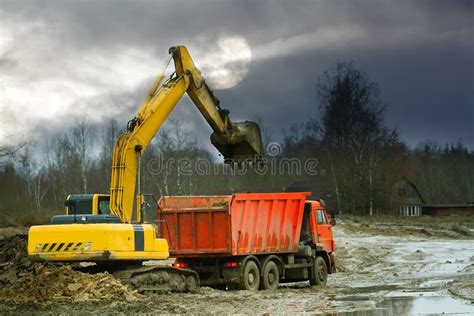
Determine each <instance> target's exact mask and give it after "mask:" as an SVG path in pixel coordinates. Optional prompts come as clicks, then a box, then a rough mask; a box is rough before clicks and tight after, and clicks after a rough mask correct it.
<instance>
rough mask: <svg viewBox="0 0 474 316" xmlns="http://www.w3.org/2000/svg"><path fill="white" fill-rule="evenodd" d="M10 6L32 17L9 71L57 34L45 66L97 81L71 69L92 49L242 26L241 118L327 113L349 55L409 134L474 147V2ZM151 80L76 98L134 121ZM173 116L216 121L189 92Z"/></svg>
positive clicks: (159, 54)
mask: <svg viewBox="0 0 474 316" xmlns="http://www.w3.org/2000/svg"><path fill="white" fill-rule="evenodd" d="M0 10H1V12H2V17H9V18H11V19H14V20H15V21H16V22H18V21H20V22H22V21H23V22H24V24H25V26H23V27H25V30H24V31H23V32H20V33H19V34H20V35H21V36H19V37H18V38H16V39H14V40H13V42H12V43H11V44H10V49H9V50H8V51H6V52H2V56H1V57H0V58H1V59H0V67H2V71H4V70H5V71H8V72H9V73H10V74H12V73H13V74H14V73H15V72H18V73H20V72H21V71H22V70H21V64H22V62H21V59H20V57H18V56H20V55H18V54H17V53H16V52H17V51H18V50H19V49H21V48H24V47H25V46H26V47H28V48H29V49H30V50H31V54H35V49H37V48H41V47H42V45H45V46H46V45H48V42H47V39H48V38H56V39H58V38H59V39H60V42H61V43H62V44H63V47H57V48H55V49H57V51H56V50H54V51H53V49H51V51H50V52H49V51H47V53H44V54H43V56H48V54H50V55H51V57H50V58H52V59H54V64H50V63H41V62H38V63H37V67H38V68H37V69H38V70H37V73H36V76H51V77H52V78H54V76H56V74H57V73H58V72H62V71H68V72H69V73H68V75H70V76H71V77H74V78H76V79H77V80H78V81H80V80H94V73H93V74H92V75H87V74H86V75H84V74H83V72H81V71H79V70H80V69H81V68H79V69H75V70H72V71H71V70H70V69H71V66H70V65H69V66H68V64H69V63H70V61H71V60H74V59H78V60H79V59H80V58H81V56H82V55H86V54H90V53H91V52H93V53H94V52H96V53H97V54H103V53H104V52H114V53H116V54H120V52H121V51H125V50H127V49H130V48H134V49H137V50H138V51H144V52H149V53H150V54H151V55H153V56H156V58H157V59H163V56H165V55H166V51H167V49H168V47H169V46H172V45H175V44H177V43H179V44H186V45H188V46H189V47H190V49H191V53H192V54H193V49H195V50H201V51H205V50H206V48H208V49H210V48H211V47H213V45H214V44H215V43H209V44H208V45H206V39H207V38H213V37H215V36H216V35H225V34H232V35H235V34H237V35H242V36H244V37H245V38H246V39H247V41H248V42H249V45H250V47H251V49H252V53H253V56H254V60H253V61H252V64H251V65H250V69H249V72H248V74H247V76H246V77H245V78H244V80H243V81H242V82H241V83H240V84H239V85H238V86H236V87H234V88H232V89H229V90H222V91H217V92H216V94H217V95H218V96H219V98H220V99H221V101H222V104H223V106H224V107H228V108H230V109H231V116H232V117H233V118H234V119H249V118H254V117H255V116H260V117H262V118H263V120H264V123H265V125H267V127H268V128H270V129H271V130H272V131H273V132H275V133H274V134H275V137H276V138H278V137H279V136H278V135H279V132H280V131H281V129H282V128H287V127H288V126H290V125H292V124H294V123H296V122H300V121H302V120H305V119H306V118H307V117H308V116H313V117H318V107H317V100H316V96H315V83H316V81H317V78H318V76H319V75H320V74H321V73H322V72H323V71H325V70H327V69H329V68H331V67H333V66H334V64H335V63H336V62H338V61H354V62H355V63H356V65H358V66H359V67H361V68H363V69H364V70H365V71H367V73H368V74H369V77H370V78H371V79H372V80H374V81H376V82H378V83H379V85H380V88H381V92H382V99H383V100H384V102H385V103H386V104H387V118H386V121H387V123H388V124H389V125H390V126H392V127H397V128H399V130H400V132H401V135H402V137H403V140H404V141H406V142H408V143H409V144H410V145H416V144H417V143H418V142H420V141H423V140H425V139H434V140H439V141H440V142H455V141H457V140H459V139H462V140H463V141H464V143H466V144H467V145H469V146H470V147H471V148H474V140H473V138H472V135H474V130H473V125H474V124H473V121H474V110H473V109H474V100H473V95H472V92H473V86H474V78H473V72H474V65H473V53H474V46H473V44H472V42H471V38H472V37H473V35H474V30H473V27H474V26H473V4H472V1H324V2H323V1H318V2H315V1H62V0H61V1H59V0H58V1H33V0H32V1H3V2H0ZM36 33H37V34H36ZM37 36H40V37H39V39H37V40H36V41H35V38H37ZM203 38H204V41H203V40H202V39H203ZM42 43H43V44H42ZM206 46H207V47H206ZM42 49H46V50H47V49H48V48H42ZM53 54H54V56H53ZM24 55H25V54H24V53H23V55H21V58H24ZM196 62H197V63H198V62H199V61H198V60H197V61H196ZM198 65H199V63H198ZM90 67H94V65H93V64H92V65H90ZM130 71H133V70H130ZM153 71H154V70H151V71H150V74H149V75H150V76H151V75H153ZM86 73H87V72H86ZM204 75H205V74H204ZM29 78H30V77H27V78H21V79H22V80H23V81H25V80H28V79H29ZM101 84H103V83H98V84H97V85H98V86H100V85H101ZM147 84H149V82H148V81H146V82H137V84H136V87H134V88H128V90H127V91H121V92H110V91H108V89H107V85H106V84H103V87H102V89H103V93H102V94H100V95H99V96H95V97H93V98H91V99H89V98H88V97H84V98H82V97H80V96H78V97H77V100H76V102H75V104H76V106H75V109H76V112H77V113H80V112H81V111H84V112H91V110H90V108H89V107H92V108H93V111H96V112H97V113H99V114H100V115H99V116H100V117H103V118H107V117H108V116H110V115H117V117H120V118H121V120H122V121H123V122H125V121H126V119H127V118H128V117H131V116H133V114H134V112H135V109H136V108H137V107H138V105H139V103H140V102H141V100H142V98H143V94H144V92H145V91H146V86H147ZM141 93H143V94H141ZM117 113H118V114H117ZM173 117H174V118H176V119H178V120H182V121H185V122H186V123H187V124H189V125H190V126H191V128H193V129H196V130H198V131H199V132H198V134H200V136H199V137H200V138H201V137H202V138H204V139H207V137H208V135H209V128H208V127H206V124H205V123H204V121H203V120H202V118H200V117H199V116H198V114H197V111H196V110H195V109H194V108H193V106H192V105H191V103H190V102H189V100H187V101H185V102H183V103H182V104H180V105H178V107H177V108H176V113H174V114H173ZM51 121H54V118H52V119H51ZM51 126H56V125H55V124H51Z"/></svg>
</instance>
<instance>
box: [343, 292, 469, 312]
mask: <svg viewBox="0 0 474 316" xmlns="http://www.w3.org/2000/svg"><path fill="white" fill-rule="evenodd" d="M439 314H444V315H474V306H473V305H469V304H467V303H465V302H463V301H460V300H455V299H453V298H451V297H447V296H426V297H413V296H399V297H390V298H387V299H386V300H384V301H382V302H381V303H380V304H377V306H376V309H373V310H363V311H353V312H341V313H338V315H340V316H385V315H439Z"/></svg>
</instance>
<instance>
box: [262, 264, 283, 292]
mask: <svg viewBox="0 0 474 316" xmlns="http://www.w3.org/2000/svg"><path fill="white" fill-rule="evenodd" d="M260 283H261V284H262V286H261V288H262V289H264V290H276V289H278V284H279V283H280V274H279V273H278V267H277V265H276V263H275V262H274V261H268V262H267V263H266V264H265V267H264V268H263V278H262V280H261V281H260Z"/></svg>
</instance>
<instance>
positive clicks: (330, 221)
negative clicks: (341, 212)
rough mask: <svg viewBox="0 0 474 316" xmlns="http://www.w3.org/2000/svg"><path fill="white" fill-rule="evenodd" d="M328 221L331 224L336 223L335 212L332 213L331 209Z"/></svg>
mask: <svg viewBox="0 0 474 316" xmlns="http://www.w3.org/2000/svg"><path fill="white" fill-rule="evenodd" d="M329 223H330V224H331V226H335V225H336V214H335V213H334V210H331V219H330V220H329Z"/></svg>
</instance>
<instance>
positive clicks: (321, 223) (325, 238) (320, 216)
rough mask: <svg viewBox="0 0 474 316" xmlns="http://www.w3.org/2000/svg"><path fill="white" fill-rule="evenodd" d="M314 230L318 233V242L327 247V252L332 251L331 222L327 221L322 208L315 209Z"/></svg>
mask: <svg viewBox="0 0 474 316" xmlns="http://www.w3.org/2000/svg"><path fill="white" fill-rule="evenodd" d="M314 215H315V217H316V231H317V234H318V242H319V243H321V244H323V246H324V247H327V250H328V252H332V251H334V243H333V234H332V228H331V224H330V223H329V221H328V218H327V215H326V212H325V211H324V209H319V208H317V209H315V210H314Z"/></svg>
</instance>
